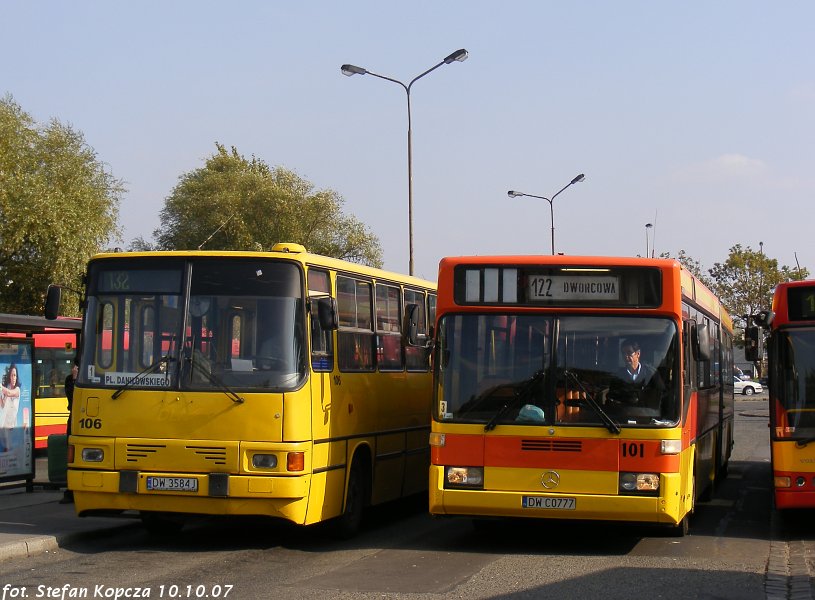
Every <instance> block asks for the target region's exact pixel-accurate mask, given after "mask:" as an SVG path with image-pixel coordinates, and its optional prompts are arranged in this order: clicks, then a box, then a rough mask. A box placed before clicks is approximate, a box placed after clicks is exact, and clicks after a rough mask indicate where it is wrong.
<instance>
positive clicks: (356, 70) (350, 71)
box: [340, 48, 468, 275]
mask: <svg viewBox="0 0 815 600" xmlns="http://www.w3.org/2000/svg"><path fill="white" fill-rule="evenodd" d="M467 56H468V54H467V51H466V50H465V49H464V48H462V49H461V50H456V51H455V52H453V53H452V54H450V55H448V56H447V57H445V58H444V60H442V61H441V62H440V63H438V64H437V65H433V66H432V67H430V68H429V69H428V70H427V71H425V72H424V73H421V74H420V75H417V76H416V77H414V78H413V79H411V80H410V82H409V83H408V84H407V85H405V84H404V83H402V82H401V81H399V80H398V79H393V78H392V77H386V76H385V75H379V74H378V73H374V72H372V71H369V70H368V69H363V68H362V67H357V66H355V65H342V67H340V70H341V71H342V74H343V75H347V76H348V77H350V76H351V75H372V76H373V77H378V78H379V79H384V80H385V81H392V82H393V83H397V84H399V85H401V86H402V87H403V88H404V90H405V94H406V95H407V121H408V129H407V160H408V240H409V248H410V262H409V265H408V267H409V273H410V274H411V275H413V141H412V131H411V119H410V88H411V87H412V86H413V84H414V83H416V82H417V81H418V80H419V79H421V78H422V77H424V76H425V75H427V74H428V73H430V72H431V71H435V70H436V69H438V68H439V67H440V66H442V65H449V64H450V63H453V62H463V61H465V60H467Z"/></svg>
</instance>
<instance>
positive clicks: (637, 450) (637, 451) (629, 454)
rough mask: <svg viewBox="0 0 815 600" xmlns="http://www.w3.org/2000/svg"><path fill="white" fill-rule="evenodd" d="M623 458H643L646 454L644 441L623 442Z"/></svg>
mask: <svg viewBox="0 0 815 600" xmlns="http://www.w3.org/2000/svg"><path fill="white" fill-rule="evenodd" d="M622 448H623V458H643V457H644V456H645V444H643V443H642V442H640V443H637V442H623V443H622Z"/></svg>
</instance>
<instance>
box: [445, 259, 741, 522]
mask: <svg viewBox="0 0 815 600" xmlns="http://www.w3.org/2000/svg"><path fill="white" fill-rule="evenodd" d="M438 285H439V288H438V315H437V325H436V341H435V349H434V354H433V363H434V401H433V413H432V415H433V421H432V431H431V438H430V443H431V468H430V512H431V513H432V514H434V515H450V516H467V517H474V518H476V523H478V522H483V521H481V520H480V518H484V517H526V518H538V519H591V520H611V521H628V522H640V523H653V524H664V525H665V526H666V527H667V528H668V530H669V531H671V532H673V533H676V534H677V535H684V534H685V533H687V531H688V515H689V514H690V513H691V512H692V511H693V508H694V505H695V502H696V500H697V499H698V498H700V497H701V496H702V495H703V494H705V493H707V492H709V491H711V489H712V484H713V483H714V481H715V480H716V479H717V478H718V477H721V476H723V475H724V474H725V473H726V471H727V465H728V461H729V458H730V454H731V449H732V445H733V422H734V405H733V382H732V372H733V369H732V365H733V352H732V330H733V329H732V322H731V320H730V318H729V317H728V315H727V313H726V312H725V311H724V310H723V308H722V306H721V304H720V303H719V301H718V300H717V299H716V298H715V296H714V295H713V294H712V293H711V292H710V291H709V290H707V289H706V288H705V287H704V285H702V284H701V283H700V282H699V281H698V280H696V279H695V278H694V277H693V276H692V275H691V274H690V273H689V272H688V271H687V270H686V269H684V268H683V267H682V266H681V264H680V263H679V262H677V261H674V260H668V259H637V258H607V257H593V256H589V257H579V256H498V257H484V256H479V257H460V258H446V259H443V260H442V261H441V264H440V266H439V282H438Z"/></svg>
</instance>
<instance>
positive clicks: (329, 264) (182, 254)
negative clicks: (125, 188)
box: [91, 243, 436, 288]
mask: <svg viewBox="0 0 815 600" xmlns="http://www.w3.org/2000/svg"><path fill="white" fill-rule="evenodd" d="M157 257H176V258H195V257H198V258H276V259H284V260H291V261H296V262H299V263H301V264H304V265H309V266H319V267H326V268H329V269H334V270H337V271H345V272H349V273H356V274H359V275H365V276H368V277H373V278H377V279H390V280H398V281H400V282H402V283H405V284H407V285H414V286H417V287H421V288H435V287H436V284H435V282H433V281H428V280H425V279H421V278H419V277H413V276H410V275H403V274H401V273H397V272H395V271H386V270H384V269H377V268H375V267H368V266H366V265H362V264H359V263H354V262H350V261H346V260H341V259H338V258H331V257H329V256H323V255H321V254H312V253H310V252H308V251H307V250H306V249H305V247H303V246H301V245H300V244H290V243H285V244H275V246H274V248H272V250H271V251H269V252H249V251H239V250H160V251H153V252H107V253H102V254H97V255H95V256H93V257H92V258H91V261H96V260H108V259H121V258H128V259H131V258H157Z"/></svg>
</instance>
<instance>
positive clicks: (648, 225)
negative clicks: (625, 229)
mask: <svg viewBox="0 0 815 600" xmlns="http://www.w3.org/2000/svg"><path fill="white" fill-rule="evenodd" d="M651 227H653V225H652V224H651V223H646V224H645V258H650V257H651V255H650V254H648V233H649V232H650V231H651Z"/></svg>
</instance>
